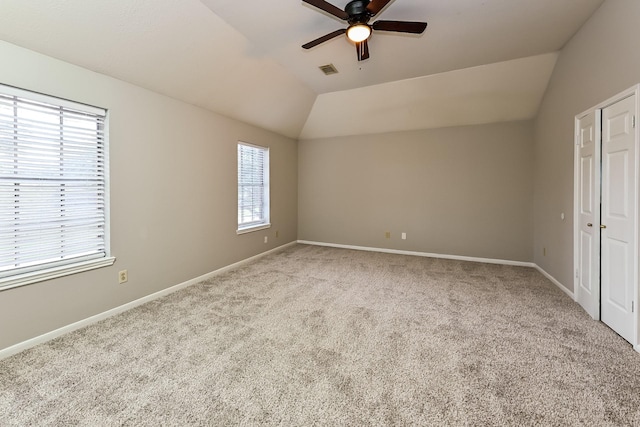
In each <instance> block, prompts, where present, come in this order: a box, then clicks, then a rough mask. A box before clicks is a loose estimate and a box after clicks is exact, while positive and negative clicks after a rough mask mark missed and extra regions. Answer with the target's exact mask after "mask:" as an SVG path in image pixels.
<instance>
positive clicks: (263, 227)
mask: <svg viewBox="0 0 640 427" xmlns="http://www.w3.org/2000/svg"><path fill="white" fill-rule="evenodd" d="M267 228H271V224H260V225H253V226H251V227H246V228H239V229H237V230H236V234H238V235H239V234H247V233H251V232H253V231H260V230H266V229H267Z"/></svg>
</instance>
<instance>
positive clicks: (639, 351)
mask: <svg viewBox="0 0 640 427" xmlns="http://www.w3.org/2000/svg"><path fill="white" fill-rule="evenodd" d="M633 349H634V350H635V351H637V352H638V353H640V344H638V345H635V346H633Z"/></svg>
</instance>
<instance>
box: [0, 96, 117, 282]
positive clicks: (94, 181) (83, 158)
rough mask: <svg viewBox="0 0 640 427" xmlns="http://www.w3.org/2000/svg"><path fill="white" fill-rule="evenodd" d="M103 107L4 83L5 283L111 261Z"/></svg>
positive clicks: (1, 263)
mask: <svg viewBox="0 0 640 427" xmlns="http://www.w3.org/2000/svg"><path fill="white" fill-rule="evenodd" d="M106 129H107V127H106V111H105V110H103V109H99V108H95V107H90V106H86V105H82V104H77V103H74V102H70V101H66V100H62V99H57V98H53V97H49V96H45V95H40V94H37V93H32V92H28V91H24V90H20V89H16V88H12V87H8V86H2V85H0V289H6V288H10V287H14V286H20V285H25V284H28V283H33V282H37V281H41V280H46V279H51V278H54V277H59V276H64V275H67V274H72V273H77V272H79V271H85V270H89V269H93V268H98V267H102V266H106V265H111V264H113V262H114V259H113V258H111V257H110V254H109V239H108V236H109V235H108V230H109V221H108V217H109V216H108V179H107V177H108V157H107V141H106V137H105V135H106Z"/></svg>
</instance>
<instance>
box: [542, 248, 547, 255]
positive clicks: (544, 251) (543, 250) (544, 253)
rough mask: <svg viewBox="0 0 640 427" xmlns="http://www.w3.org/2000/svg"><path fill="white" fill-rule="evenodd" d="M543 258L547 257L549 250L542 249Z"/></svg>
mask: <svg viewBox="0 0 640 427" xmlns="http://www.w3.org/2000/svg"><path fill="white" fill-rule="evenodd" d="M542 256H547V248H542Z"/></svg>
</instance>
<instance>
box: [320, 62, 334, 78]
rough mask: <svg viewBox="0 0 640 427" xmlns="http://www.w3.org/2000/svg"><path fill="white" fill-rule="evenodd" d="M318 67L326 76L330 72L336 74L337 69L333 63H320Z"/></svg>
mask: <svg viewBox="0 0 640 427" xmlns="http://www.w3.org/2000/svg"><path fill="white" fill-rule="evenodd" d="M318 68H320V69H321V70H322V72H323V73H325V74H326V75H327V76H329V75H331V74H338V70H337V69H336V67H335V65H333V64H327V65H321V66H319V67H318Z"/></svg>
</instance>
